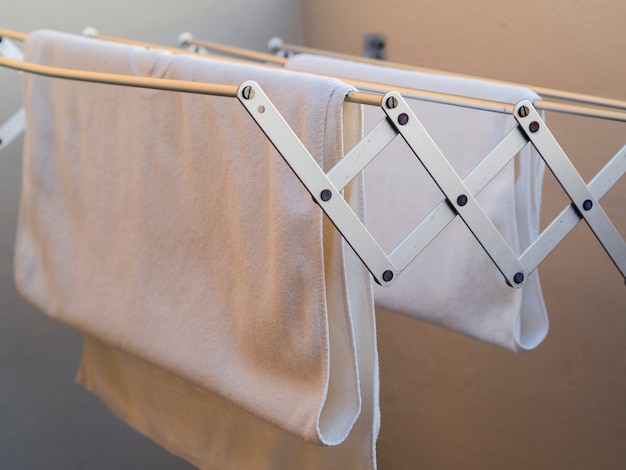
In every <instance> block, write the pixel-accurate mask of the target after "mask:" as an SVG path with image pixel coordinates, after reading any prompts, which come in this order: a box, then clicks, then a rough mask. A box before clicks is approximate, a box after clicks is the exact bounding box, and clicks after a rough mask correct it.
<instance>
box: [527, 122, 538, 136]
mask: <svg viewBox="0 0 626 470" xmlns="http://www.w3.org/2000/svg"><path fill="white" fill-rule="evenodd" d="M528 128H529V129H530V132H532V133H533V134H534V133H535V132H537V131H538V130H539V123H538V122H537V121H533V122H531V123H530V126H529V127H528Z"/></svg>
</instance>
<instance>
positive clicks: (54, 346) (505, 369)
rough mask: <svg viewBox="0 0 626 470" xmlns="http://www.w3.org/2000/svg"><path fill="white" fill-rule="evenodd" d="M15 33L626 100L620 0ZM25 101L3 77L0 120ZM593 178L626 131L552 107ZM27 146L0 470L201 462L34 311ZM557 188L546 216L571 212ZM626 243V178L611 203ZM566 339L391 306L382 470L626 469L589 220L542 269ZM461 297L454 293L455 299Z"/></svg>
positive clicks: (8, 216) (13, 163) (611, 285)
mask: <svg viewBox="0 0 626 470" xmlns="http://www.w3.org/2000/svg"><path fill="white" fill-rule="evenodd" d="M5 3H7V4H6V5H4V6H3V8H2V21H1V24H0V27H3V28H8V29H16V30H21V31H25V32H26V31H30V30H33V29H36V28H51V29H58V30H62V31H67V32H72V33H80V32H81V31H82V30H83V28H85V27H86V26H94V27H96V28H97V29H98V30H99V31H100V32H101V33H103V34H110V35H117V36H122V37H127V38H130V39H137V40H142V41H150V42H156V43H160V44H164V45H168V46H175V45H176V39H177V37H178V35H179V34H180V33H181V32H183V31H190V32H192V33H193V34H194V35H196V36H197V37H200V38H203V39H209V40H215V41H219V42H223V43H227V44H232V45H238V46H243V47H249V48H252V49H256V50H265V45H266V44H267V40H268V39H269V38H270V37H272V36H281V37H282V38H283V39H284V40H285V42H291V43H303V44H306V45H308V46H312V47H319V48H324V49H328V50H333V51H340V52H347V53H352V54H360V53H361V52H362V51H361V46H362V37H363V35H364V34H369V33H379V34H382V35H384V36H385V37H386V53H387V58H388V59H389V60H393V61H396V62H405V63H409V64H418V65H422V66H427V67H433V68H440V69H444V70H450V71H457V72H465V73H469V74H477V75H485V76H492V77H495V78H500V79H505V80H512V81H517V82H523V83H531V84H537V85H542V86H549V87H555V88H563V89H568V90H571V91H579V92H582V93H589V94H596V95H601V96H607V97H612V98H617V99H622V100H626V87H625V86H624V84H623V83H624V81H623V77H624V76H626V59H624V56H623V51H624V48H625V47H626V32H625V30H624V28H623V26H622V24H621V22H622V20H623V18H625V17H626V3H623V2H621V1H619V0H602V1H591V0H551V1H549V2H548V1H540V0H529V1H526V2H514V1H513V0H476V1H473V2H466V1H462V0H439V1H437V2H425V1H422V0H387V1H385V2H383V1H380V0H378V1H376V0H359V1H355V0H300V1H296V0H256V1H251V0H248V1H246V0H230V1H228V2H217V1H208V0H188V1H186V2H176V3H174V2H171V1H167V0H152V1H148V0H127V1H125V2H122V1H118V0H107V1H106V2H105V1H100V0H91V1H82V2H78V1H71V0H62V1H59V0H57V1H54V2H49V1H45V0H20V1H19V2H5ZM20 103H21V92H20V85H19V77H17V76H16V75H15V73H14V72H12V71H8V70H4V69H0V104H1V106H0V121H4V119H6V118H7V117H9V116H10V115H11V113H12V112H13V111H14V110H16V109H17V108H18V107H19V105H20ZM547 121H548V125H549V126H550V128H551V130H552V132H553V133H554V134H555V135H556V137H557V139H558V140H559V141H560V143H561V145H562V146H563V147H564V149H565V151H566V152H567V154H568V155H569V156H570V158H572V160H573V161H574V163H575V165H576V166H577V167H578V168H579V169H580V171H581V172H582V173H583V177H584V178H585V179H589V178H590V177H592V176H593V175H594V174H595V173H596V172H597V171H598V170H599V168H600V167H601V166H602V165H603V164H604V163H605V162H606V161H607V160H608V159H609V158H610V156H612V155H613V154H614V153H615V152H616V151H617V150H618V149H619V148H620V147H621V146H622V145H623V144H625V143H626V124H624V123H611V122H607V121H597V120H591V119H587V118H579V117H571V116H563V115H557V114H555V113H549V114H548V115H547ZM20 153H21V140H18V141H16V142H14V143H13V144H12V145H11V146H10V147H9V148H7V149H6V150H4V151H3V152H2V153H0V468H2V469H9V470H13V469H16V470H21V469H29V470H39V469H41V470H43V469H45V470H56V469H64V470H66V469H83V468H84V469H112V468H114V469H120V470H123V469H146V468H150V469H186V468H190V467H189V466H188V465H187V464H186V463H184V462H182V461H180V460H179V459H177V458H175V457H172V456H171V455H169V454H167V453H166V452H165V451H163V450H162V449H160V448H159V447H157V446H155V445H153V444H152V443H151V442H149V441H147V440H146V439H144V438H143V437H141V436H140V435H138V434H137V433H135V432H134V431H132V430H130V429H128V428H127V427H126V425H125V424H123V423H121V422H120V421H118V420H116V419H115V418H113V416H112V415H111V414H110V413H109V412H108V411H107V410H106V409H105V408H104V407H103V405H102V404H101V403H100V402H99V400H98V399H96V398H95V397H93V396H91V395H90V394H88V393H87V392H85V391H84V390H83V389H81V388H80V387H78V386H76V385H74V384H73V377H74V374H75V371H76V367H77V365H78V360H79V356H80V349H81V338H80V335H79V334H78V333H76V332H74V331H72V330H69V329H67V328H65V327H63V326H61V325H59V324H56V323H54V322H52V321H50V320H48V319H47V318H45V317H44V316H42V315H41V314H39V313H38V312H36V311H34V309H32V308H31V307H30V306H29V305H27V304H26V303H25V302H23V301H22V300H21V299H20V298H19V297H18V296H17V294H16V292H15V289H14V287H13V281H12V254H13V237H14V228H15V221H16V216H17V206H18V196H19V180H20V165H21V164H20ZM565 201H566V200H565V198H564V197H563V196H562V195H561V194H560V188H559V187H558V184H556V183H555V181H554V180H553V179H552V178H551V177H547V178H546V183H545V192H544V214H545V215H544V220H545V221H548V220H550V219H551V218H552V217H553V216H554V215H556V213H557V212H558V211H560V209H562V207H564V205H565ZM603 207H604V208H605V210H606V211H607V212H608V213H609V215H610V216H611V217H612V218H613V220H614V222H615V223H616V225H617V226H618V230H619V231H620V232H621V233H622V234H623V235H626V181H621V182H620V183H618V184H617V185H616V186H615V187H614V188H613V190H612V191H611V192H609V194H608V195H607V196H606V197H605V198H604V199H603ZM540 274H541V277H542V281H543V287H544V295H545V299H546V302H547V305H548V312H549V315H550V320H551V330H550V333H549V335H548V338H547V339H546V340H545V342H544V343H543V344H542V345H541V346H539V348H538V349H536V350H534V351H531V352H529V353H526V354H523V355H515V354H513V353H510V352H507V351H504V350H500V349H498V348H496V347H493V346H489V345H485V344H481V343H479V342H477V341H474V340H471V339H468V338H465V337H462V336H460V335H457V334H455V333H451V332H449V331H444V330H441V329H439V328H436V327H433V326H430V325H427V324H424V323H420V322H418V321H415V320H411V319H408V318H405V317H402V316H400V315H397V314H395V313H392V312H385V311H379V312H377V313H378V320H377V322H378V330H379V351H380V359H381V395H382V397H381V407H382V430H381V435H380V439H379V443H378V462H379V468H380V469H381V470H404V469H406V470H409V469H410V470H413V469H428V470H431V469H435V470H438V469H457V468H463V469H481V470H483V469H494V470H495V469H501V468H507V469H529V468H532V469H546V470H548V469H550V470H552V469H556V468H559V469H560V468H571V469H622V468H626V445H624V444H625V443H626V378H625V374H624V369H625V365H626V347H625V346H624V339H623V337H624V333H625V332H626V287H625V286H624V283H623V280H621V279H620V276H619V274H618V272H617V270H616V269H615V268H614V267H613V265H612V264H611V263H610V261H608V258H607V256H606V255H605V254H604V252H603V251H602V250H601V248H600V247H599V245H598V243H597V242H596V241H595V239H594V238H593V236H592V235H591V234H590V231H589V230H588V229H587V228H586V227H584V226H582V224H581V225H580V226H579V227H578V228H577V229H575V230H574V233H572V234H571V235H570V236H569V237H568V238H567V239H566V240H565V242H564V243H562V244H561V245H559V247H558V248H557V249H556V251H555V252H554V253H553V254H551V255H550V256H549V257H548V259H547V260H546V261H545V262H544V263H543V264H542V265H541V267H540ZM451 295H453V293H451Z"/></svg>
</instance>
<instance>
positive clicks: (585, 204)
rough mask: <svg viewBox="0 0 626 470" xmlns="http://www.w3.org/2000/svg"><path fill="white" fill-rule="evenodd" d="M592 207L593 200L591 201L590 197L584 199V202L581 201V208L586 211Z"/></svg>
mask: <svg viewBox="0 0 626 470" xmlns="http://www.w3.org/2000/svg"><path fill="white" fill-rule="evenodd" d="M592 207H593V202H592V201H591V199H585V202H583V209H585V210H586V211H589V210H591V208H592Z"/></svg>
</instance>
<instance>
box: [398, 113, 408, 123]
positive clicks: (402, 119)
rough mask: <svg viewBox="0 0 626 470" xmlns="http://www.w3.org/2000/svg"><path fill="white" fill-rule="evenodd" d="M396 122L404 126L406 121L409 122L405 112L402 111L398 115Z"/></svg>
mask: <svg viewBox="0 0 626 470" xmlns="http://www.w3.org/2000/svg"><path fill="white" fill-rule="evenodd" d="M398 122H399V123H400V125H401V126H404V125H405V124H406V123H407V122H409V115H408V114H407V113H402V114H400V115H399V116H398Z"/></svg>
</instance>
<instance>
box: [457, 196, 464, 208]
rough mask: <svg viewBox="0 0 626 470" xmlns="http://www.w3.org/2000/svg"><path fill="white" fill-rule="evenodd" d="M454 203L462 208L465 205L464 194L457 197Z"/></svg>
mask: <svg viewBox="0 0 626 470" xmlns="http://www.w3.org/2000/svg"><path fill="white" fill-rule="evenodd" d="M456 203H457V204H458V205H459V206H461V207H463V206H464V205H465V204H467V196H466V195H465V194H461V195H460V196H459V197H457V198H456Z"/></svg>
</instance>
